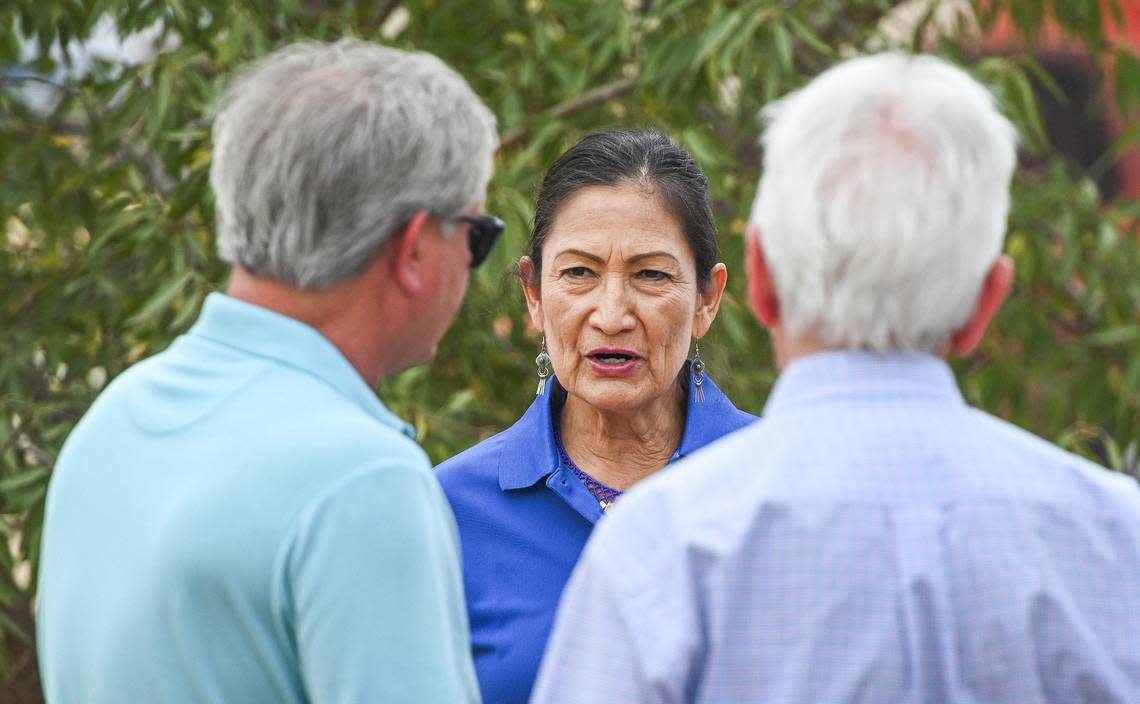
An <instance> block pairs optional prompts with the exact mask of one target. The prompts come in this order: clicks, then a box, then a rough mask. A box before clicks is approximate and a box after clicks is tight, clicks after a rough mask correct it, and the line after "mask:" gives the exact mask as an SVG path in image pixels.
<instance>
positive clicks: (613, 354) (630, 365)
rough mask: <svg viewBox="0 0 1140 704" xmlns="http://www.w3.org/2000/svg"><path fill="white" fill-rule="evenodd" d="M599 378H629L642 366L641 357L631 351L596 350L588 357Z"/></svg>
mask: <svg viewBox="0 0 1140 704" xmlns="http://www.w3.org/2000/svg"><path fill="white" fill-rule="evenodd" d="M586 359H588V360H589V362H590V368H591V369H593V370H594V373H596V374H598V375H599V376H615V377H621V376H628V375H630V374H632V373H633V371H634V370H635V369H637V367H638V366H639V365H640V364H641V362H642V359H641V357H639V356H637V355H636V354H634V353H633V352H632V351H630V350H595V351H593V352H591V353H590V354H589V355H587V356H586Z"/></svg>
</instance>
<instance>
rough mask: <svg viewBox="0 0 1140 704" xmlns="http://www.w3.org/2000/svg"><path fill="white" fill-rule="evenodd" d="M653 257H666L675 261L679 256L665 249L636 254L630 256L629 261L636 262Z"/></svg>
mask: <svg viewBox="0 0 1140 704" xmlns="http://www.w3.org/2000/svg"><path fill="white" fill-rule="evenodd" d="M653 257H666V258H668V259H672V260H673V261H678V260H677V257H675V256H673V255H672V254H670V253H669V252H665V251H656V252H643V253H641V254H635V255H633V256H632V257H630V258H629V260H628V261H629V263H630V264H634V263H637V262H639V261H641V260H642V259H651V258H653Z"/></svg>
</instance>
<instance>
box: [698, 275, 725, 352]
mask: <svg viewBox="0 0 1140 704" xmlns="http://www.w3.org/2000/svg"><path fill="white" fill-rule="evenodd" d="M727 285H728V267H726V266H725V265H724V263H723V262H717V263H716V264H715V265H714V266H713V268H712V269H711V270H710V271H709V283H708V286H707V287H706V288H705V290H703V291H700V292H699V293H698V294H697V295H698V297H699V299H700V300H699V301H698V302H697V311H696V315H695V316H694V317H693V337H695V338H697V339H698V340H699V339H701V338H702V337H704V336H705V333H707V332H708V331H709V328H710V327H712V324H713V321H714V320H716V313H717V311H718V310H720V301H721V298H723V297H724V287H725V286H727Z"/></svg>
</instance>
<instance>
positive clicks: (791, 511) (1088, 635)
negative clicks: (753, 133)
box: [533, 53, 1140, 704]
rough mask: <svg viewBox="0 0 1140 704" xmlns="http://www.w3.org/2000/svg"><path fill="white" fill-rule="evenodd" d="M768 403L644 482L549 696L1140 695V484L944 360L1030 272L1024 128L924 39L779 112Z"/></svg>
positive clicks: (830, 75) (761, 304) (553, 658)
mask: <svg viewBox="0 0 1140 704" xmlns="http://www.w3.org/2000/svg"><path fill="white" fill-rule="evenodd" d="M766 116H767V118H768V119H769V125H768V127H767V129H766V131H765V133H764V146H765V157H764V176H763V180H762V182H761V184H760V187H759V192H758V194H757V198H756V203H755V206H754V209H753V213H752V220H751V226H750V228H749V230H748V234H747V238H748V243H747V249H748V253H747V266H748V273H749V284H748V294H749V300H750V301H751V304H752V306H753V308H754V310H755V312H756V315H757V317H758V318H759V319H760V321H761V323H763V324H764V326H765V327H767V328H768V330H769V331H770V332H771V336H772V340H773V344H774V347H775V350H776V356H777V361H778V364H779V366H780V368H781V374H780V377H779V380H778V381H777V383H776V385H775V387H774V388H773V390H772V392H771V395H770V396H769V398H768V401H767V405H766V406H765V410H764V416H763V418H762V420H761V421H759V422H758V423H757V424H755V425H753V426H750V427H749V428H746V429H744V430H740V431H738V432H736V433H734V434H732V435H730V436H728V437H726V438H725V439H723V440H721V441H720V442H718V443H716V444H713V445H710V446H709V447H708V448H707V449H705V450H703V451H702V452H699V453H696V454H695V455H693V456H692V457H691V458H690V459H689V460H687V461H686V462H684V463H680V465H679V466H677V467H676V468H675V469H673V470H671V471H668V472H662V473H661V475H660V476H659V477H656V478H653V479H650V480H648V481H646V482H644V483H643V484H642V485H639V487H638V488H637V489H634V490H633V492H632V493H631V494H630V495H629V496H627V497H626V498H625V499H624V500H623V501H622V503H621V504H619V505H618V506H617V508H616V510H615V511H614V512H613V515H611V516H609V517H607V519H606V520H605V521H603V522H602V523H601V524H600V525H599V526H598V528H597V529H596V531H595V533H594V535H593V538H592V539H591V541H590V544H589V545H588V546H587V547H586V550H585V552H584V554H583V557H582V559H581V561H580V563H579V565H578V567H577V569H576V572H575V573H574V575H573V577H572V578H571V580H570V585H569V587H568V588H567V590H566V592H565V594H564V596H563V599H562V602H561V605H560V609H559V616H558V619H557V622H556V625H555V629H554V635H553V637H552V639H551V645H550V647H549V648H548V650H547V652H546V657H545V660H544V662H543V669H542V670H541V674H540V676H539V682H538V685H537V688H536V690H535V696H534V700H533V701H536V702H558V703H559V704H567V703H569V704H573V703H574V702H600V701H615V702H639V703H642V704H647V703H652V702H733V703H734V704H736V703H742V702H765V703H767V704H783V703H788V704H790V703H792V702H829V703H830V702H955V703H959V702H960V703H963V704H964V703H967V702H969V703H971V704H972V703H975V702H977V703H981V702H986V703H987V704H993V703H997V702H1008V703H1009V704H1032V703H1034V702H1058V703H1060V702H1066V703H1069V702H1121V703H1123V702H1138V701H1140V490H1138V488H1137V485H1136V483H1135V481H1134V480H1132V479H1131V478H1129V477H1126V476H1123V475H1113V474H1112V473H1110V472H1108V471H1107V470H1104V469H1103V468H1100V467H1097V466H1095V465H1092V464H1090V463H1088V462H1085V461H1084V460H1082V459H1080V458H1078V457H1075V456H1073V455H1070V454H1068V453H1065V452H1062V451H1061V450H1059V449H1057V448H1055V447H1053V446H1051V445H1049V444H1048V443H1046V442H1044V441H1042V440H1040V439H1038V438H1036V437H1034V436H1032V435H1030V434H1028V433H1025V432H1023V431H1021V430H1019V429H1017V428H1015V427H1013V426H1010V425H1008V424H1007V423H1004V422H1003V421H1001V420H998V419H996V418H993V417H991V416H989V415H986V414H984V413H982V412H980V411H977V410H974V409H971V408H970V407H969V406H967V405H966V403H965V402H964V400H963V398H962V396H961V394H960V392H959V391H958V389H957V387H956V384H955V381H954V377H953V374H952V372H951V370H950V368H949V367H948V366H947V364H946V363H945V362H944V361H943V360H942V359H941V356H942V355H943V354H945V353H949V352H954V353H957V354H967V353H969V352H970V351H971V350H972V349H973V348H974V347H975V346H976V345H977V344H978V342H979V340H980V339H981V337H982V334H983V332H984V331H985V329H986V327H987V325H988V324H989V322H990V321H991V320H992V318H993V317H994V314H995V313H996V312H997V311H998V309H999V308H1000V306H1001V304H1002V302H1003V300H1004V299H1005V297H1006V295H1007V293H1008V292H1009V289H1010V284H1011V280H1012V265H1011V263H1010V261H1009V260H1008V259H1006V258H1005V257H1003V256H1001V244H1002V238H1003V234H1004V231H1005V222H1006V215H1007V211H1008V208H1009V182H1010V177H1011V175H1012V172H1013V169H1014V165H1015V134H1014V130H1013V128H1012V126H1011V125H1010V124H1009V122H1008V121H1007V120H1006V119H1005V118H1003V117H1002V116H1001V115H1000V114H999V113H998V111H997V110H996V109H995V107H994V104H993V99H992V97H991V96H990V94H989V93H988V92H987V91H986V90H985V89H984V88H982V87H981V86H980V85H979V84H978V83H976V82H975V81H974V80H973V79H971V78H970V77H969V76H968V75H967V74H966V73H964V72H963V71H961V70H959V69H957V68H955V67H953V66H951V65H949V64H947V63H945V62H943V61H941V60H939V59H937V58H934V57H929V56H913V57H912V56H906V55H901V54H894V53H888V54H881V55H876V56H869V57H864V58H858V59H854V60H851V61H849V62H846V63H844V64H842V65H840V66H837V67H835V68H833V69H831V70H829V71H827V72H825V73H824V74H822V75H821V76H819V77H818V78H816V79H815V80H814V81H813V82H811V83H810V84H809V85H808V86H807V87H805V88H803V89H802V90H800V91H799V92H796V93H794V94H793V95H791V96H789V97H788V98H786V99H785V100H783V101H782V102H781V103H779V104H778V105H775V106H772V107H770V108H768V109H767V110H766Z"/></svg>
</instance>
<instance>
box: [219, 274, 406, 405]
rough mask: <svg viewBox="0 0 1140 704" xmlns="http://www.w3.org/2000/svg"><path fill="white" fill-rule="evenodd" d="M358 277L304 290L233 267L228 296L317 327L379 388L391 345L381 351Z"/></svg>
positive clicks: (353, 365) (366, 379) (368, 381)
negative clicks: (358, 289)
mask: <svg viewBox="0 0 1140 704" xmlns="http://www.w3.org/2000/svg"><path fill="white" fill-rule="evenodd" d="M356 287H357V286H356V280H355V279H352V280H349V281H346V282H343V283H338V284H334V285H333V286H329V287H327V288H322V289H312V290H303V289H297V288H294V287H292V286H289V285H287V284H283V283H281V282H279V281H274V280H272V279H268V278H265V277H260V276H256V275H254V274H253V273H251V272H249V271H248V270H246V269H243V268H241V267H234V269H233V272H232V274H231V276H230V282H229V285H228V286H227V287H226V295H228V296H231V297H233V298H236V299H238V300H242V301H245V302H247V303H252V304H254V305H256V306H261V307H262V308H266V309H268V310H271V311H273V312H275V313H279V314H281V315H284V316H287V317H290V318H293V319H294V320H298V321H300V322H302V323H305V324H306V325H308V326H310V327H312V328H314V329H315V330H316V331H317V332H319V333H320V334H321V335H323V336H324V337H325V339H327V340H328V341H329V342H331V343H332V344H333V346H334V347H336V348H337V349H338V350H339V351H340V353H341V354H343V355H344V357H345V359H347V360H348V362H349V364H351V365H352V367H353V368H354V369H356V371H357V373H359V374H360V376H361V377H362V378H363V379H364V381H365V382H366V383H367V384H368V385H369V386H375V385H376V384H377V383H378V382H379V381H380V379H381V378H382V377H383V376H384V375H385V374H386V373H389V371H390V370H389V369H388V366H390V365H388V364H387V361H388V360H386V359H385V352H386V350H388V349H390V348H389V347H386V346H385V347H383V348H381V349H377V345H376V344H375V341H374V340H373V339H372V338H373V337H374V335H375V331H374V330H373V328H374V326H375V324H376V322H377V320H376V319H375V318H371V319H370V315H369V311H368V310H367V309H366V307H365V305H364V302H365V300H366V297H362V296H360V295H359V294H358V292H357V291H356V290H355V288H356Z"/></svg>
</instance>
